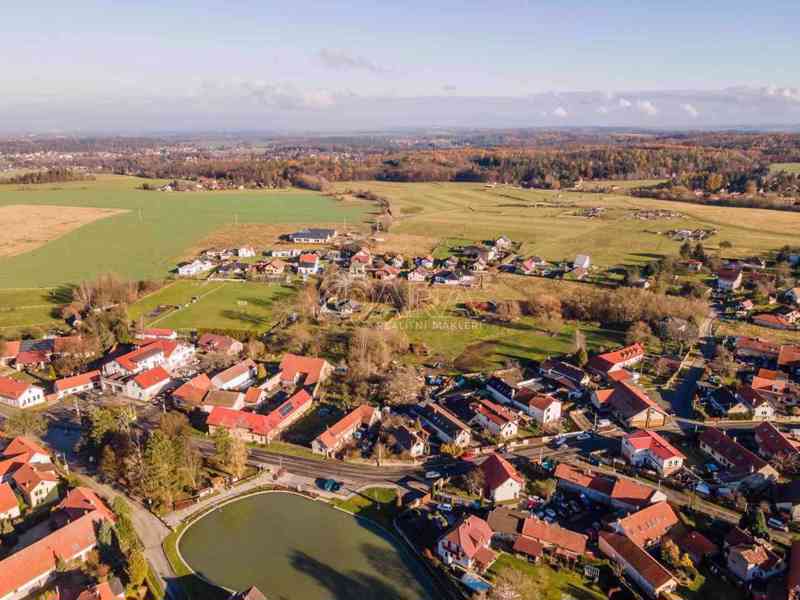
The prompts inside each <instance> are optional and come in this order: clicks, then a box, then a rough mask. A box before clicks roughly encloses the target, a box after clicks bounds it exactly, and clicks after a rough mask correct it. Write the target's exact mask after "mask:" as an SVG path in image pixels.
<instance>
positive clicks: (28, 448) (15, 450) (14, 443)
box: [2, 435, 50, 456]
mask: <svg viewBox="0 0 800 600" xmlns="http://www.w3.org/2000/svg"><path fill="white" fill-rule="evenodd" d="M26 452H30V453H32V454H44V455H45V456H50V453H49V452H48V451H47V450H45V449H44V448H43V447H42V446H40V445H39V444H37V443H36V442H34V441H33V440H31V439H29V438H26V437H22V436H21V435H20V436H17V437H15V438H14V439H13V440H11V443H10V444H9V445H8V446H6V447H5V450H3V454H2V455H3V456H14V455H15V454H24V453H26Z"/></svg>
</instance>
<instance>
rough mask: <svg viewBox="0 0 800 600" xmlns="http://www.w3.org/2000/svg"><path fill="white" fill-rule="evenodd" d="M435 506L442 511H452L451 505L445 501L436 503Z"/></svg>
mask: <svg viewBox="0 0 800 600" xmlns="http://www.w3.org/2000/svg"><path fill="white" fill-rule="evenodd" d="M436 508H438V509H439V510H440V511H442V512H453V505H452V504H449V503H447V502H442V503H440V504H437V505H436Z"/></svg>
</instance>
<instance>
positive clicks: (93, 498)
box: [52, 486, 114, 527]
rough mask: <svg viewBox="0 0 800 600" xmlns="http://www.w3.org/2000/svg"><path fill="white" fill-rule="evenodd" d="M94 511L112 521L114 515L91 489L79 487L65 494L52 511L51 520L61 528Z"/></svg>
mask: <svg viewBox="0 0 800 600" xmlns="http://www.w3.org/2000/svg"><path fill="white" fill-rule="evenodd" d="M94 511H100V512H101V513H103V514H105V516H106V517H107V518H108V519H109V520H113V519H114V513H113V512H111V511H110V510H109V509H108V507H107V506H106V505H105V503H104V502H103V501H102V500H101V499H100V497H99V496H98V495H97V494H96V493H95V492H94V491H93V490H92V489H91V488H88V487H83V486H80V487H76V488H72V489H71V490H69V491H68V492H67V494H66V496H64V499H63V500H61V502H59V503H58V505H57V506H56V507H55V508H54V509H53V512H52V518H53V521H54V522H55V523H56V524H57V525H58V526H59V527H63V526H64V525H66V524H67V523H70V522H72V521H75V520H77V519H80V518H81V517H82V516H84V515H87V514H89V513H91V512H94Z"/></svg>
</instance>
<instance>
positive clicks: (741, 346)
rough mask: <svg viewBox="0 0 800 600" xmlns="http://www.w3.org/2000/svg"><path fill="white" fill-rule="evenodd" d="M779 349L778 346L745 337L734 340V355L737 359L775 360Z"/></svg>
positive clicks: (759, 339) (766, 341)
mask: <svg viewBox="0 0 800 600" xmlns="http://www.w3.org/2000/svg"><path fill="white" fill-rule="evenodd" d="M780 349H781V347H780V346H779V345H778V344H775V343H773V342H770V341H768V340H763V339H761V338H752V337H747V336H738V337H737V338H736V348H735V351H734V354H735V355H736V357H737V358H757V359H761V360H775V359H777V358H778V353H779V352H780Z"/></svg>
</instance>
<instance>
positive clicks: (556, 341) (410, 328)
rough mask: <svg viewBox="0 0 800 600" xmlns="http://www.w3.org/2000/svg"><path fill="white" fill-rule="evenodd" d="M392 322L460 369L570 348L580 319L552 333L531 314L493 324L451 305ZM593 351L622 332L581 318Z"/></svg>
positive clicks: (615, 342) (539, 356) (617, 341)
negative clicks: (545, 329) (555, 333)
mask: <svg viewBox="0 0 800 600" xmlns="http://www.w3.org/2000/svg"><path fill="white" fill-rule="evenodd" d="M393 324H394V325H395V326H396V327H398V328H399V329H401V330H402V331H404V332H405V333H406V334H407V335H408V337H409V339H410V340H411V341H412V342H417V343H424V344H425V345H426V346H427V347H428V349H429V350H430V352H431V354H432V355H434V356H441V357H444V358H446V359H448V360H452V361H454V364H455V366H456V368H458V369H460V370H462V371H474V370H483V369H489V368H498V367H501V366H503V363H504V362H505V361H507V360H508V359H515V360H520V361H523V362H525V361H528V360H542V359H544V358H546V357H547V356H551V355H556V354H563V353H566V352H571V351H572V346H573V339H574V333H575V328H576V326H577V325H576V324H575V323H567V324H565V325H564V327H563V329H562V331H561V332H560V333H558V334H557V335H554V336H551V335H549V334H547V333H545V332H543V331H541V330H540V329H538V328H537V327H536V322H535V320H534V319H532V318H530V317H523V318H521V319H520V320H519V321H517V322H515V323H508V324H495V323H483V322H480V321H477V320H471V319H467V318H465V317H461V316H458V315H457V314H456V313H455V312H453V311H452V310H443V311H440V312H438V313H437V314H434V313H431V312H427V311H421V312H418V313H411V314H410V315H408V316H404V317H402V318H401V319H399V320H397V321H394V322H393ZM579 327H580V329H581V331H582V332H583V333H584V334H585V336H586V342H587V346H588V350H589V351H594V350H597V349H598V348H600V347H612V346H616V345H618V344H620V343H621V342H622V339H623V334H622V332H619V331H614V330H610V329H602V328H600V327H598V326H597V325H593V324H580V325H579Z"/></svg>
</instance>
